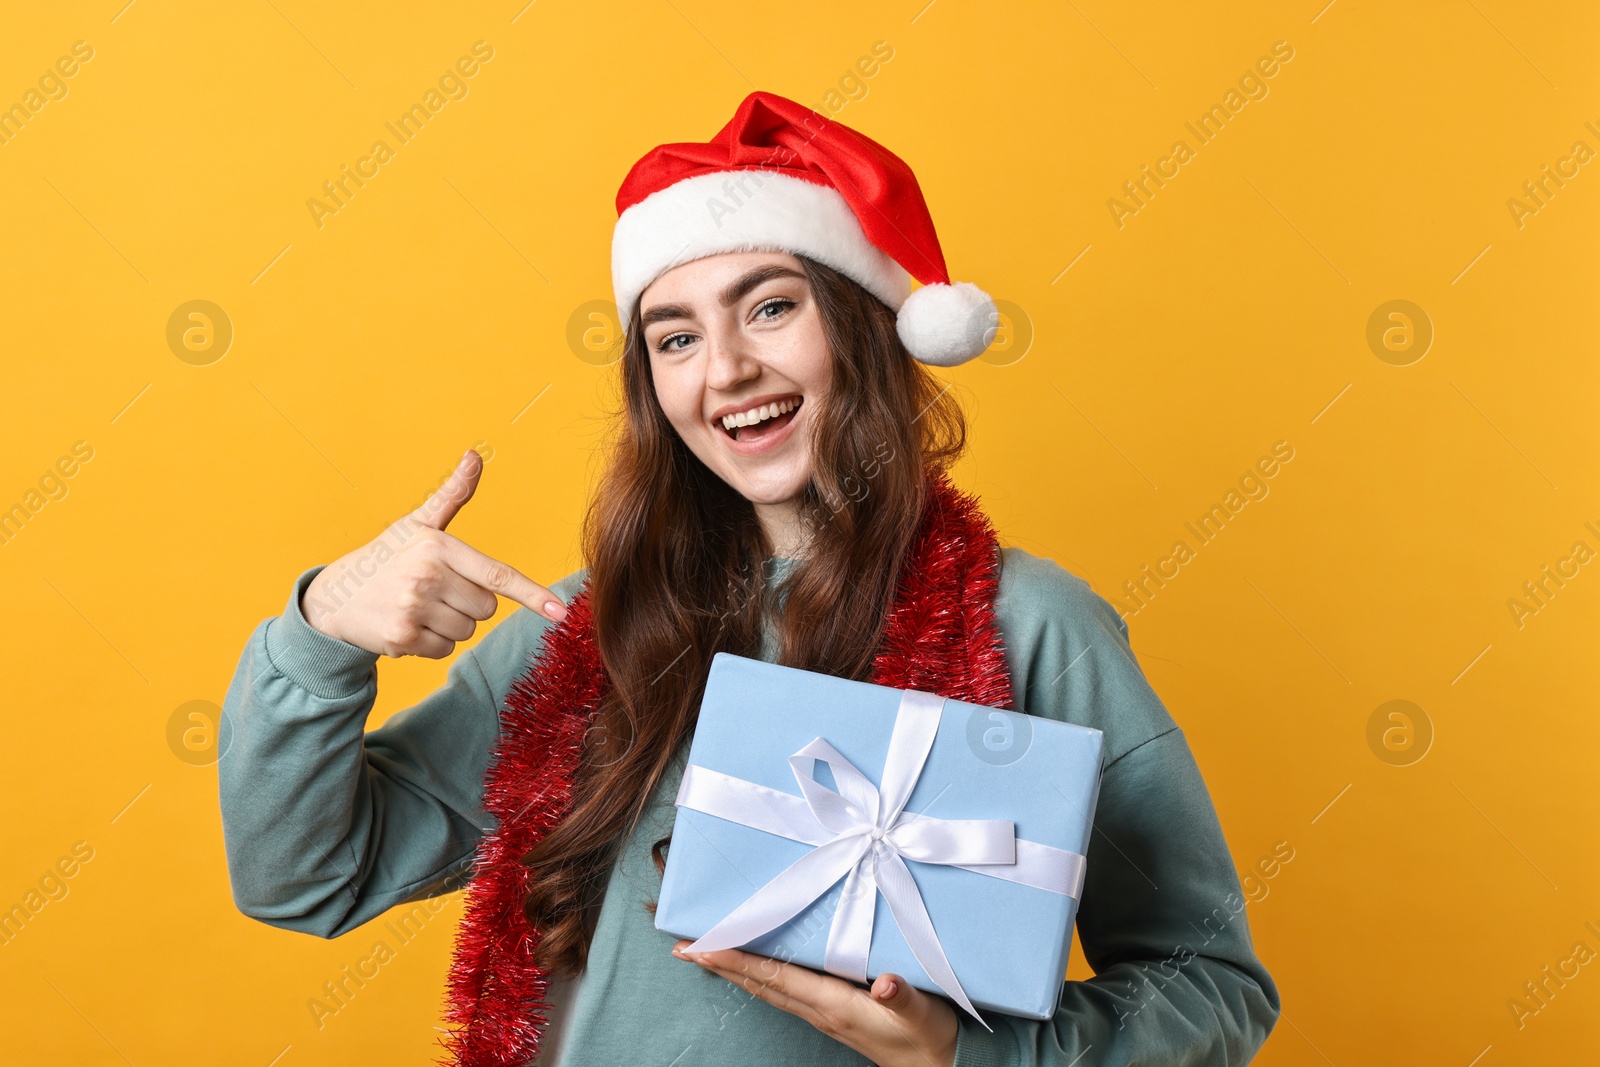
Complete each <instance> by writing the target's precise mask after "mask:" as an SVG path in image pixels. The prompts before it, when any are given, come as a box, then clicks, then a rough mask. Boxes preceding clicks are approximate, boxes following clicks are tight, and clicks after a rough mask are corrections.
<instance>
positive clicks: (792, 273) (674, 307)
mask: <svg viewBox="0 0 1600 1067" xmlns="http://www.w3.org/2000/svg"><path fill="white" fill-rule="evenodd" d="M773 278H800V279H802V280H803V279H804V278H805V275H804V274H802V273H800V272H799V271H797V270H795V269H794V268H793V267H786V266H784V265H783V264H781V263H769V264H767V265H766V266H762V267H755V268H753V269H752V270H749V271H746V272H745V273H744V274H741V275H740V276H739V277H737V278H735V279H734V280H733V281H732V282H730V283H728V285H727V286H726V287H725V288H724V289H723V290H722V292H721V293H719V294H718V295H717V300H718V302H720V303H721V304H722V306H723V307H725V308H726V307H732V306H733V305H734V304H737V303H738V302H739V301H740V300H741V299H743V298H744V297H745V295H746V294H748V293H749V292H750V291H751V290H752V289H754V288H755V287H756V286H758V285H760V284H761V283H763V282H767V281H771V280H772V279H773ZM692 318H694V312H693V311H691V310H690V309H689V308H687V307H684V306H683V305H682V304H657V305H655V306H654V307H652V308H651V309H650V310H649V311H646V312H645V313H644V315H643V316H642V325H644V326H649V325H650V324H651V323H654V322H664V321H666V320H668V319H692Z"/></svg>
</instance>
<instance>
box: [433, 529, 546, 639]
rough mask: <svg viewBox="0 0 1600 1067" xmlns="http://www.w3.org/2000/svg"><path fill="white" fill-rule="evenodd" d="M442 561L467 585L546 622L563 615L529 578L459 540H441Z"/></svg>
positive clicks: (449, 537)
mask: <svg viewBox="0 0 1600 1067" xmlns="http://www.w3.org/2000/svg"><path fill="white" fill-rule="evenodd" d="M444 562H445V564H446V565H447V566H448V567H449V568H450V569H451V570H453V571H455V572H456V573H457V574H459V575H461V576H462V577H463V578H465V579H467V580H468V581H470V582H475V583H477V584H478V585H481V586H483V587H484V588H485V589H487V590H489V591H490V592H491V593H498V594H500V595H501V596H503V597H506V598H507V599H510V600H515V601H516V602H517V603H518V604H521V605H522V606H523V607H525V608H527V609H528V610H529V611H536V612H538V613H539V614H540V615H543V616H545V617H546V618H549V619H556V620H557V621H559V620H560V619H561V617H562V616H564V615H565V614H566V613H567V608H566V605H565V604H563V603H562V602H561V598H560V597H558V596H556V595H555V594H554V593H552V592H551V591H550V590H549V589H547V588H545V587H544V586H542V585H540V584H539V583H538V582H536V581H534V580H533V579H532V578H529V577H528V576H527V575H526V574H523V573H522V572H521V571H519V570H517V569H516V568H515V567H513V566H511V564H509V563H501V562H500V561H499V560H497V559H495V558H494V557H493V556H487V555H485V554H483V553H482V552H479V551H478V550H477V549H475V548H473V547H472V546H471V545H469V544H467V543H466V542H465V541H463V540H461V539H460V538H459V537H451V536H450V535H449V534H446V535H445V537H444Z"/></svg>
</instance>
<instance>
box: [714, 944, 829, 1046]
mask: <svg viewBox="0 0 1600 1067" xmlns="http://www.w3.org/2000/svg"><path fill="white" fill-rule="evenodd" d="M684 944H685V945H687V944H688V942H684ZM697 955H698V959H696V962H697V963H699V964H700V965H701V966H702V967H705V968H706V969H707V970H709V971H712V972H713V973H715V974H718V975H721V976H722V977H723V978H726V979H727V980H728V981H730V982H732V983H734V984H735V985H737V986H739V987H740V988H742V989H743V990H744V991H745V992H747V993H749V994H751V995H752V996H756V997H760V998H761V999H762V1000H764V1001H766V1002H767V1003H768V1004H771V1005H772V1006H773V1007H775V1008H779V1009H781V1010H783V1011H786V1012H789V1013H790V1014H791V1015H797V1016H799V1017H800V1018H802V1019H804V1020H805V1021H806V1022H808V1023H810V1024H811V1025H813V1026H818V1027H819V1028H820V1026H821V1024H822V1023H823V1021H824V1019H825V1017H827V1016H829V1015H833V1016H834V1017H838V1015H837V1013H838V1012H839V1011H841V1010H842V1009H843V1004H842V1003H840V1002H841V1001H842V1000H843V999H845V998H848V997H850V996H853V995H857V994H859V993H860V990H858V989H857V988H856V987H855V986H853V985H851V984H850V983H848V982H846V981H845V980H844V979H842V978H838V977H835V976H833V975H825V974H819V973H818V972H816V971H813V970H811V969H810V968H808V967H801V966H798V965H794V964H790V963H788V962H786V961H783V960H776V959H773V958H772V957H771V956H760V955H757V954H755V953H752V952H745V951H743V950H741V949H736V948H723V949H717V950H715V951H712V952H701V953H698V954H697ZM691 958H694V957H691Z"/></svg>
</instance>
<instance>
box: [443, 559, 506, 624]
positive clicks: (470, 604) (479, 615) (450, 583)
mask: <svg viewBox="0 0 1600 1067" xmlns="http://www.w3.org/2000/svg"><path fill="white" fill-rule="evenodd" d="M438 574H439V585H438V587H437V589H436V590H435V595H436V596H437V597H438V598H439V599H440V600H441V601H443V602H444V603H446V604H448V605H450V607H452V608H455V609H456V610H457V611H459V612H461V614H463V615H466V616H469V617H471V618H474V619H477V620H479V621H480V622H481V621H482V620H484V619H492V618H494V613H495V612H496V611H499V610H500V600H499V598H498V597H496V596H495V595H494V594H493V593H491V592H490V591H489V590H487V589H485V588H483V587H482V586H481V585H476V584H474V583H473V582H469V581H467V580H466V579H465V578H463V577H461V575H459V574H457V573H456V572H455V571H453V570H451V569H450V567H448V566H445V565H442V564H441V565H440V566H439V568H438Z"/></svg>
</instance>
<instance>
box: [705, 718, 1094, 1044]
mask: <svg viewBox="0 0 1600 1067" xmlns="http://www.w3.org/2000/svg"><path fill="white" fill-rule="evenodd" d="M944 702H945V698H944V697H941V696H937V695H935V694H933V693H925V692H922V691H920V690H916V689H907V690H902V691H901V697H900V707H899V709H898V711H897V713H896V716H895V722H894V730H893V732H892V733H891V735H890V737H889V752H888V756H887V757H886V759H885V760H884V768H883V786H882V788H881V789H879V788H878V787H876V786H874V785H873V784H872V782H871V781H870V780H869V779H868V778H867V777H866V776H865V775H863V774H862V773H861V772H860V771H859V770H857V769H856V767H855V765H854V764H852V763H851V762H850V761H849V760H847V759H845V758H844V757H843V756H842V755H840V754H839V752H838V750H837V749H835V748H834V747H833V746H832V745H830V744H828V742H826V741H824V740H823V739H822V738H820V737H818V738H816V739H814V740H812V741H810V742H808V743H807V744H806V745H805V746H804V747H803V748H801V749H800V750H799V751H797V752H796V753H795V754H794V755H792V756H790V757H789V767H790V769H791V770H792V771H793V772H794V777H795V781H796V782H798V783H799V785H800V792H801V793H802V796H800V797H797V796H793V795H792V794H789V793H784V792H780V791H779V790H776V789H770V788H768V787H766V786H763V785H759V784H757V783H755V782H749V781H746V780H744V779H742V778H735V777H733V776H731V775H727V774H723V773H721V772H720V771H714V770H711V769H710V768H708V767H702V766H700V765H698V764H693V763H691V764H689V765H688V766H687V767H685V768H684V774H683V781H682V783H681V784H680V785H679V787H678V796H677V800H676V803H677V804H679V805H682V806H684V807H689V808H693V809H695V810H696V811H703V812H705V813H707V814H709V815H715V816H716V817H718V818H721V819H727V820H728V821H730V822H736V823H739V824H741V825H744V826H750V827H754V828H755V829H758V830H765V831H766V832H768V833H771V834H777V835H778V836H780V837H786V838H789V839H790V840H793V841H801V842H804V843H806V844H810V845H815V846H816V848H814V849H813V850H812V851H810V852H808V853H806V854H805V855H804V856H802V857H800V858H799V859H798V860H796V861H795V862H794V863H792V864H790V865H789V866H788V867H786V868H785V869H784V870H782V871H780V872H779V873H778V874H777V875H776V876H775V877H774V878H773V879H772V880H771V881H769V882H768V883H767V884H766V885H764V886H762V887H761V888H760V889H758V890H756V892H755V893H754V894H753V895H752V896H750V897H749V898H748V899H747V900H745V901H744V902H743V903H742V904H740V905H739V906H738V907H737V908H735V909H734V910H733V911H732V912H730V913H729V914H728V915H727V916H725V917H724V918H723V919H722V920H721V921H720V922H718V923H717V924H716V925H715V926H713V927H712V928H711V929H710V930H707V931H706V932H705V934H703V935H702V936H701V937H700V938H699V940H697V941H695V942H694V943H693V944H691V945H689V946H688V948H687V951H690V952H714V951H716V950H717V949H721V948H737V947H739V946H741V945H746V944H748V943H750V942H751V941H753V940H755V939H756V938H758V937H760V936H761V935H763V934H765V933H767V932H769V931H771V930H774V929H776V928H777V927H779V926H782V925H783V924H784V923H786V922H788V921H789V920H790V919H792V918H794V917H795V916H796V915H798V914H799V913H800V912H802V911H804V910H805V909H806V908H808V907H810V906H811V904H812V903H813V902H814V901H815V900H816V899H817V898H818V897H820V896H822V895H823V894H824V893H826V892H827V891H828V889H829V888H830V887H832V886H833V884H834V883H835V882H837V881H838V880H839V878H840V877H841V876H843V877H844V878H845V884H844V889H843V892H842V894H841V895H840V897H839V904H838V907H837V908H836V909H835V911H834V915H833V923H832V925H831V926H830V927H829V929H828V944H827V948H826V949H825V950H824V955H823V970H825V971H827V972H828V973H830V974H836V975H839V976H840V977H843V978H849V979H852V980H854V981H857V982H865V981H866V980H867V953H868V950H869V949H870V948H871V947H872V925H873V918H874V914H875V912H876V909H877V898H878V894H879V893H880V892H881V893H882V894H883V896H884V899H886V900H887V901H888V902H889V911H890V913H891V914H892V915H893V916H894V921H895V924H896V925H897V926H899V928H900V931H901V933H902V934H904V936H905V939H906V945H907V946H908V947H909V948H910V949H911V953H912V955H913V956H915V957H916V960H917V962H918V963H919V964H921V965H922V969H923V970H925V971H926V972H927V973H928V977H930V978H932V979H933V981H934V983H935V984H936V985H938V987H939V988H940V989H942V990H944V991H945V993H946V994H948V995H949V997H950V998H951V999H952V1000H954V1001H955V1002H956V1003H957V1004H960V1005H961V1007H962V1008H964V1009H965V1010H966V1011H967V1013H968V1014H970V1015H971V1016H972V1017H973V1018H975V1019H977V1020H978V1022H979V1024H980V1025H982V1026H983V1028H984V1029H986V1030H990V1031H991V1032H992V1029H993V1028H992V1027H990V1026H989V1024H988V1023H986V1022H984V1021H983V1016H981V1015H979V1014H978V1012H977V1009H976V1008H974V1007H973V1006H972V1003H971V1001H969V1000H968V999H967V994H966V991H965V990H964V989H962V988H961V983H960V982H959V981H958V980H957V979H956V975H955V971H954V970H953V969H952V968H951V966H950V961H949V960H948V959H946V958H945V954H944V948H943V947H942V946H941V945H940V944H939V936H938V934H937V933H936V932H935V931H934V928H933V920H932V919H931V918H930V917H929V915H928V909H927V906H926V905H925V904H924V903H923V900H922V893H921V891H920V890H919V889H918V888H917V883H916V881H915V879H913V878H912V877H911V872H910V870H909V869H908V868H907V867H906V865H905V860H907V859H912V860H917V861H919V862H921V863H942V864H947V865H950V866H954V867H961V868H963V869H964V870H969V871H974V872H976V873H978V874H986V875H990V876H992V877H995V878H1004V879H1006V880H1008V881H1013V882H1018V883H1021V884H1023V885H1031V886H1034V887H1035V888H1038V889H1044V890H1047V891H1049V892H1052V893H1059V894H1061V895H1063V896H1068V897H1072V898H1073V899H1077V897H1078V894H1079V893H1080V892H1081V891H1082V889H1083V876H1084V869H1085V868H1084V857H1083V856H1082V855H1080V854H1079V853H1076V852H1068V851H1067V850H1065V849H1059V848H1054V847H1052V846H1050V845H1044V844H1040V843H1039V842H1037V841H1028V840H1025V839H1023V838H1019V837H1017V836H1016V824H1015V823H1014V822H1013V821H1011V820H1009V819H939V818H934V817H932V816H929V815H922V814H918V813H916V812H907V811H902V810H901V809H902V808H903V807H904V806H905V803H906V800H907V799H908V798H909V797H910V796H911V790H912V787H914V786H915V785H916V783H917V778H918V776H920V775H921V773H922V767H923V764H924V763H925V762H926V761H927V758H928V751H929V749H931V748H932V747H933V739H934V735H935V734H936V733H937V732H938V729H939V719H940V716H941V715H942V714H943V711H944ZM815 760H822V761H824V762H825V763H827V764H828V766H829V767H831V768H832V770H833V776H834V780H835V781H836V782H837V783H838V785H839V790H840V791H839V792H834V791H833V790H831V789H828V788H827V787H826V786H824V785H822V784H821V783H820V782H818V781H816V780H815V779H814V778H813V777H812V772H813V771H814V770H815V763H814V762H813V761H815Z"/></svg>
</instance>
